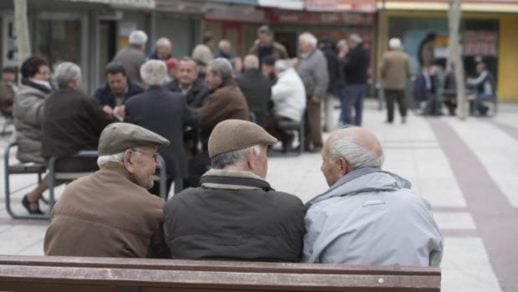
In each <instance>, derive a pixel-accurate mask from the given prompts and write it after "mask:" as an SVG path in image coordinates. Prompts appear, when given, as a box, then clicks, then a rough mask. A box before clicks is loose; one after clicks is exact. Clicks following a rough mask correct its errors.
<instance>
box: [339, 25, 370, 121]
mask: <svg viewBox="0 0 518 292" xmlns="http://www.w3.org/2000/svg"><path fill="white" fill-rule="evenodd" d="M348 44H349V52H348V53H347V55H346V56H345V61H344V76H346V77H345V82H346V85H345V90H344V99H345V107H344V110H345V113H344V123H345V125H356V126H361V124H362V118H363V117H362V114H363V98H364V96H365V92H366V91H367V69H368V68H369V56H368V53H367V50H366V49H365V48H364V47H363V39H362V38H361V37H360V36H359V35H357V34H352V35H351V36H350V37H349V40H348ZM353 109H354V118H353V116H352V110H353Z"/></svg>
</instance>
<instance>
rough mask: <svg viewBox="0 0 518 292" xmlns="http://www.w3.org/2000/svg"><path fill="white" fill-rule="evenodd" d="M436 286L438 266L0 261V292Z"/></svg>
mask: <svg viewBox="0 0 518 292" xmlns="http://www.w3.org/2000/svg"><path fill="white" fill-rule="evenodd" d="M99 244H102V243H99ZM440 286H441V271H440V269H439V268H437V267H426V268H422V267H365V266H363V267H362V266H344V265H323V264H322V265H321V264H294V263H263V262H229V261H188V260H153V259H118V258H80V257H38V256H0V290H1V291H20V292H26V291H27V292H30V291H39V292H46V291H54V292H61V291H74V292H85V291H96V292H105V291H106V292H108V291H113V292H123V291H126V292H137V291H138V292H162V291H164V292H165V291H182V292H183V291H185V292H195V291H360V292H361V291H392V292H395V291H403V292H404V291H440Z"/></svg>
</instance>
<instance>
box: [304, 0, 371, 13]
mask: <svg viewBox="0 0 518 292" xmlns="http://www.w3.org/2000/svg"><path fill="white" fill-rule="evenodd" d="M305 7H306V10H308V11H356V12H376V0H306V1H305Z"/></svg>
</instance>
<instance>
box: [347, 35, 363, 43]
mask: <svg viewBox="0 0 518 292" xmlns="http://www.w3.org/2000/svg"><path fill="white" fill-rule="evenodd" d="M349 42H350V43H355V44H360V43H362V42H363V39H362V38H361V37H360V36H359V35H358V34H355V33H353V34H351V35H350V36H349Z"/></svg>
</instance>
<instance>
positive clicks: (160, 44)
mask: <svg viewBox="0 0 518 292" xmlns="http://www.w3.org/2000/svg"><path fill="white" fill-rule="evenodd" d="M155 46H157V47H172V44H171V41H170V40H169V39H168V38H159V39H158V40H157V41H156V43H155Z"/></svg>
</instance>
